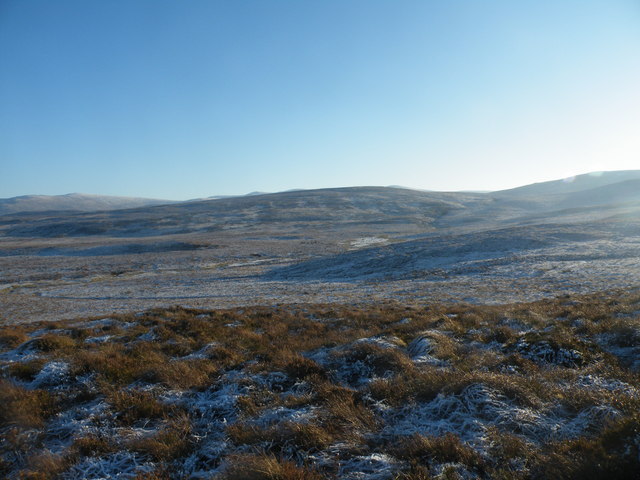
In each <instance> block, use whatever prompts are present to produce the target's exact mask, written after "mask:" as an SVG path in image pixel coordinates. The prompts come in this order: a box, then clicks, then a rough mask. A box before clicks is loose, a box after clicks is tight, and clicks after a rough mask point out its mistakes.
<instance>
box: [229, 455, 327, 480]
mask: <svg viewBox="0 0 640 480" xmlns="http://www.w3.org/2000/svg"><path fill="white" fill-rule="evenodd" d="M227 464H228V465H229V466H228V468H227V470H226V471H225V473H224V474H223V475H222V480H320V479H322V478H323V477H322V476H321V475H320V474H318V473H317V472H314V471H313V470H310V469H307V468H304V467H299V466H297V465H296V464H295V463H293V462H291V461H287V460H281V459H278V458H277V457H276V456H274V455H271V454H266V453H265V454H244V455H236V456H233V457H230V458H229V459H227Z"/></svg>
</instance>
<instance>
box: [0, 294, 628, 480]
mask: <svg viewBox="0 0 640 480" xmlns="http://www.w3.org/2000/svg"><path fill="white" fill-rule="evenodd" d="M638 307H639V303H638V297H637V295H625V296H617V297H602V296H594V298H586V299H585V298H576V299H573V298H567V299H563V300H557V301H549V302H542V303H540V304H538V305H514V306H508V307H500V309H499V310H496V309H495V308H494V307H477V308H476V307H462V306H456V305H449V306H446V305H432V306H430V307H428V308H413V309H407V308H404V307H392V308H389V309H388V310H385V309H384V308H385V307H380V306H376V307H373V308H371V309H369V310H367V308H364V309H363V310H353V311H352V310H349V309H344V310H341V308H342V307H340V306H335V305H334V306H329V307H322V308H319V309H314V307H313V306H304V307H295V306H293V307H292V306H288V307H283V308H282V309H279V310H278V309H256V310H251V309H249V308H246V309H245V308H243V309H238V310H235V311H232V312H202V313H201V312H198V311H196V312H186V311H184V310H180V309H173V310H169V311H153V312H138V313H137V314H136V315H131V314H129V315H125V316H123V317H118V316H117V315H114V316H110V317H107V318H102V319H97V320H91V321H85V322H78V321H77V320H75V321H68V322H61V323H60V324H59V325H56V326H55V328H46V326H42V325H26V326H24V327H20V328H22V330H19V331H21V332H22V335H23V337H22V338H23V339H24V341H22V343H17V344H14V345H13V346H11V347H7V346H6V344H0V373H1V377H0V378H1V379H2V381H3V382H6V381H9V382H11V383H12V384H13V385H16V386H17V388H19V389H22V390H21V391H22V392H26V393H24V394H25V395H26V394H28V392H42V391H47V392H50V393H51V394H52V395H54V396H55V398H57V399H58V400H57V402H58V403H57V405H58V406H57V407H56V409H55V410H54V411H53V412H52V413H51V414H50V416H49V417H47V418H46V421H44V422H43V423H42V424H41V425H38V424H31V425H30V426H24V425H22V424H20V422H13V421H12V420H11V419H9V420H7V418H6V417H2V416H0V420H2V422H4V423H1V424H0V435H3V436H4V437H3V438H4V439H3V440H2V441H0V459H1V460H2V461H3V462H4V463H0V465H4V467H3V468H5V470H4V471H3V472H4V473H5V474H6V475H8V478H18V473H19V471H21V470H25V469H29V468H31V469H33V468H36V469H37V468H41V467H39V464H38V462H35V461H32V460H29V459H30V458H41V457H42V456H46V455H48V456H50V457H51V458H58V459H59V458H67V459H69V460H68V463H61V465H62V467H60V468H62V470H61V471H60V472H59V475H58V478H63V479H67V480H76V479H77V480H80V479H96V480H97V479H133V478H136V476H137V475H142V474H145V473H152V472H157V471H158V469H161V470H164V471H169V472H170V474H169V478H176V479H177V478H202V479H205V478H207V479H210V478H220V479H224V472H225V471H226V470H227V469H228V468H230V466H233V462H234V461H235V460H234V459H235V458H237V457H236V456H237V455H239V454H245V455H253V454H255V452H267V453H269V454H272V455H275V456H276V457H278V458H280V459H282V460H287V461H291V462H294V463H297V464H299V465H307V466H309V467H311V468H313V469H315V470H317V471H319V472H322V474H323V475H325V474H326V478H334V477H335V476H337V478H345V479H353V480H356V479H361V480H386V479H389V480H391V479H394V478H397V476H398V475H399V474H401V473H402V472H407V471H408V470H409V469H410V467H411V465H412V463H415V462H416V461H417V460H419V461H420V462H421V465H423V466H424V467H425V468H428V471H429V472H430V474H431V476H432V477H434V478H441V479H445V478H450V475H451V474H452V473H451V472H457V474H458V475H460V476H462V478H492V477H491V474H490V473H488V472H490V471H491V470H490V469H491V468H499V467H500V468H502V467H504V466H505V465H506V464H505V462H507V460H508V464H509V466H508V471H510V472H511V473H514V474H515V473H517V474H518V475H520V476H521V478H542V477H536V476H535V475H533V476H532V477H529V476H528V475H529V474H530V473H531V472H535V471H537V470H535V469H536V468H538V469H540V468H546V467H545V466H544V465H545V463H544V462H546V461H549V460H546V458H547V457H546V456H547V455H549V449H552V450H553V449H556V448H558V447H557V445H561V444H562V442H572V441H574V440H576V441H577V440H578V439H580V441H582V442H589V441H590V439H593V438H598V435H601V434H603V432H605V431H606V429H607V428H609V427H611V426H616V425H622V427H624V426H625V425H628V424H629V422H637V416H635V417H634V415H635V413H637V406H638V405H640V390H639V385H638V377H637V374H638V369H639V368H640V367H638V365H637V361H636V360H637V359H636V358H634V356H637V352H638V349H639V348H640V324H639V323H638V321H639V320H640V317H639V316H638V313H639V311H638V309H639V308H638ZM474 308H475V309H474ZM561 312H563V314H565V315H567V316H562V317H559V316H558V314H559V313H561ZM229 319H232V320H233V321H229ZM362 319H367V321H365V322H363V321H362ZM265 322H267V323H265ZM603 322H608V323H606V325H608V327H607V328H606V329H605V328H603V327H602V325H603ZM43 327H44V328H43ZM12 328H14V327H12V326H9V327H5V328H4V329H3V330H0V339H5V340H2V341H7V340H6V339H7V338H8V339H11V338H13V337H11V336H3V335H5V333H6V332H9V333H10V332H13V330H12ZM108 332H113V334H110V333H108ZM319 332H321V333H319ZM171 335H174V336H173V337H172V336H171ZM500 335H502V337H500ZM14 336H15V335H14ZM64 337H68V339H73V340H67V342H66V343H64V342H63V343H60V345H62V346H61V347H57V348H56V347H55V344H51V343H50V344H42V343H39V342H41V341H42V340H43V339H47V338H49V339H50V338H58V339H59V338H64ZM329 337H330V338H329ZM301 338H302V339H306V340H305V341H307V342H309V344H310V345H311V344H312V345H315V347H314V348H307V347H298V348H301V349H300V350H299V351H296V355H299V356H298V357H295V356H294V357H285V359H286V358H293V363H287V361H286V360H285V362H284V363H279V362H282V360H279V357H278V353H279V352H280V353H282V352H283V351H285V350H286V349H287V348H288V346H289V345H295V344H296V342H299V341H300V339H301ZM238 339H245V340H246V342H245V340H238ZM238 342H240V343H238ZM243 342H244V343H243ZM43 345H49V346H43ZM51 345H54V346H51ZM69 345H73V349H70V348H71V347H70V346H69ZM140 345H143V346H144V348H142V349H141V350H136V346H140ZM177 345H182V346H183V348H187V350H186V351H181V353H180V354H179V355H173V356H168V355H167V354H165V353H161V352H165V351H171V350H166V348H167V347H171V346H174V347H175V346H177ZM239 345H243V346H244V347H243V348H242V349H240V348H238V346H239ZM300 345H305V343H300ZM187 346H188V347H187ZM109 347H111V348H112V350H110V349H109ZM148 348H151V349H152V351H154V352H155V353H153V354H152V356H151V357H150V358H151V359H154V358H155V360H149V361H150V362H156V366H157V365H162V366H164V365H172V364H178V363H182V364H183V365H187V364H185V363H184V362H191V361H195V362H205V363H206V362H211V363H215V362H217V361H219V360H220V359H222V360H223V361H225V356H228V355H231V349H233V348H235V349H236V353H238V354H240V355H241V357H239V358H242V360H241V361H235V362H232V363H230V364H224V363H223V364H221V365H227V366H226V367H223V366H220V367H218V368H219V369H218V370H216V373H215V375H213V376H212V377H210V379H209V381H208V382H207V383H206V384H204V385H200V386H198V387H197V388H196V387H194V388H178V387H176V386H171V384H170V383H167V382H169V380H166V379H165V380H164V381H151V379H152V378H154V377H153V375H151V376H149V374H148V373H145V370H144V368H142V369H140V370H139V372H140V375H141V376H140V378H137V379H134V380H133V381H132V382H131V383H130V384H128V385H124V386H120V387H119V389H118V390H119V391H120V392H128V393H129V394H144V395H147V396H150V397H152V398H153V399H155V400H154V401H157V402H159V404H160V405H162V406H164V408H167V409H168V410H167V411H168V412H173V413H172V416H168V415H167V414H165V415H163V416H160V418H158V416H157V415H156V416H153V417H152V416H151V415H152V413H149V412H153V410H149V409H142V410H140V411H139V413H138V415H139V416H140V417H141V418H139V419H137V420H135V421H132V422H131V423H128V424H127V423H124V424H123V420H122V419H123V418H124V415H125V414H126V412H127V410H126V408H125V410H122V411H120V410H118V407H117V406H116V405H117V404H116V403H115V402H114V397H113V395H114V391H115V390H114V389H112V387H109V386H108V385H106V384H105V378H106V377H104V376H103V375H104V372H105V371H104V370H103V369H104V368H105V365H107V364H106V363H103V362H108V361H109V358H111V357H112V356H113V355H116V353H115V352H118V353H117V355H121V357H119V358H123V357H122V356H125V357H126V356H127V355H129V354H131V355H133V358H136V362H138V360H137V358H138V357H137V355H140V354H144V352H148V351H149V350H148ZM220 351H222V352H226V353H224V355H223V356H222V357H221V356H220V354H219V353H218V352H220ZM78 352H81V353H78ZM134 352H138V353H134ZM140 352H142V353H140ZM268 352H271V353H268ZM100 353H102V354H103V355H105V357H103V358H104V360H103V361H101V362H98V363H95V362H94V361H92V360H91V359H92V358H94V359H95V358H96V357H93V356H92V355H93V354H100ZM290 353H292V352H290ZM153 355H160V357H154V356H153ZM272 355H273V356H272ZM300 358H302V359H304V360H305V361H307V362H311V363H310V364H305V363H300V360H299V359H300ZM87 359H89V360H90V361H89V363H83V362H87ZM470 359H475V360H470ZM289 361H291V360H289ZM34 362H39V363H36V364H35V367H33V371H32V374H31V378H30V379H26V378H25V377H24V375H25V374H24V373H20V372H24V370H23V368H26V366H28V365H34ZM142 363H143V364H144V363H145V361H144V360H142ZM200 365H203V364H200ZM300 365H302V367H304V368H302V369H301V368H300ZM305 365H306V366H305ZM310 365H311V368H310ZM150 366H151V365H150V364H149V365H146V366H145V365H143V367H145V368H150ZM123 368H131V365H130V364H129V363H127V362H125V363H123ZM305 368H306V370H305ZM16 372H17V373H16ZM20 375H22V376H20ZM101 375H102V376H101ZM385 382H386V383H385ZM385 384H387V385H388V386H389V389H388V390H384V388H383V389H382V390H380V388H381V387H380V386H381V385H382V386H384V385H385ZM2 385H3V386H4V387H6V386H7V385H9V384H8V383H3V384H2ZM412 389H413V390H412ZM396 390H397V392H398V393H399V394H400V395H404V397H400V398H401V401H398V400H397V399H396V400H394V398H395V395H396ZM332 392H333V393H332ZM381 392H383V393H381ZM384 392H386V393H384ZM0 394H2V392H0ZM16 395H17V394H16ZM16 395H14V398H17V397H16ZM145 398H146V397H145ZM11 402H13V399H12V398H9V403H10V405H7V406H6V407H7V408H10V409H15V408H16V407H15V405H14V404H13V403H11ZM135 408H136V407H135V405H133V404H132V405H130V406H129V407H128V409H129V410H134V411H135ZM12 411H13V410H12ZM147 415H149V418H147ZM173 416H175V417H176V418H182V419H183V420H182V421H187V422H188V425H189V428H188V429H186V430H185V432H187V433H186V435H187V436H188V449H186V450H177V451H176V452H175V453H174V454H166V453H165V454H164V455H165V457H166V458H165V459H164V460H159V459H158V458H157V456H154V454H153V453H149V452H153V450H147V449H146V448H147V447H145V444H144V441H145V440H152V439H158V438H160V439H162V438H164V437H162V435H163V434H164V433H163V432H166V431H167V428H168V427H167V425H168V423H167V422H170V421H172V420H175V418H173ZM185 419H186V420H185ZM344 422H347V423H346V424H345V423H344ZM625 422H626V423H625ZM632 426H633V424H632ZM234 428H235V430H234ZM305 428H309V429H310V430H305ZM634 428H635V430H634ZM314 429H315V430H314ZM323 429H324V430H323ZM318 431H320V432H322V431H326V432H331V434H330V435H329V436H328V437H327V440H326V441H324V440H322V438H323V437H321V436H320V437H315V436H313V435H317V433H314V432H318ZM620 431H622V432H623V433H624V432H626V433H624V435H627V437H624V438H625V439H624V442H626V443H625V444H624V445H622V446H620V447H615V448H616V449H615V451H614V450H611V451H610V452H607V453H608V454H611V455H613V454H615V455H618V456H619V457H617V458H618V459H619V460H620V461H624V462H637V463H638V466H640V456H638V453H639V452H640V436H638V434H637V432H638V430H637V425H636V426H635V427H633V428H632V429H630V430H620ZM234 432H235V433H234ZM238 432H240V433H238ZM242 432H245V433H242ZM247 432H248V433H247ZM296 432H297V433H296ZM307 432H311V433H307ZM634 432H635V433H634ZM305 435H307V436H305ZM327 435H328V434H327ZM501 435H502V436H504V435H506V436H510V437H509V438H514V439H515V440H513V441H508V442H511V443H507V444H508V445H513V444H514V443H513V442H514V441H515V442H516V443H515V445H520V446H519V447H518V448H519V449H520V450H517V449H516V450H515V451H514V452H512V453H510V454H509V455H511V456H510V457H509V458H508V459H507V458H506V457H505V458H504V459H503V458H501V457H500V455H504V453H499V452H501V451H502V450H500V448H503V447H500V448H498V447H499V446H500V445H502V444H501V443H500V442H504V441H505V440H504V439H503V437H501ZM603 435H604V434H603ZM629 435H630V436H629ZM19 438H21V439H22V440H19V441H18V440H17V439H19ZM87 438H90V439H94V440H93V441H95V439H100V441H104V442H107V443H106V444H107V445H109V448H108V449H106V450H104V451H100V450H96V451H83V450H81V451H80V452H81V453H78V450H77V447H74V445H77V444H78V442H81V441H82V440H83V439H87ZM168 438H171V437H168ZM318 438H319V439H320V440H317V439H318ZM416 438H417V439H419V441H427V442H436V443H437V442H446V441H453V442H454V446H455V445H457V447H455V448H457V449H458V450H443V451H440V450H437V448H436V447H433V451H432V452H430V451H425V452H423V453H422V454H420V453H419V452H418V453H416V452H414V451H413V450H411V449H410V448H407V449H406V451H405V450H403V448H401V447H400V445H403V444H404V443H403V442H407V441H413V440H415V439H416ZM505 438H506V437H505ZM603 438H609V437H607V436H606V435H605V436H604V437H603ZM412 439H413V440H412ZM420 439H422V440H420ZM443 439H445V440H443ZM446 439H449V440H446ZM451 439H454V440H451ZM156 441H157V440H156ZM167 441H169V440H167ZM136 442H143V443H136ZM456 442H457V443H456ZM518 442H519V443H518ZM568 444H569V445H571V443H568ZM141 445H142V446H141ZM170 445H171V444H170ZM577 445H580V443H578V444H577ZM176 448H177V447H176ZM611 448H613V447H611ZM464 449H467V450H464ZM465 451H466V452H467V453H464V452H465ZM82 452H84V453H82ZM160 452H163V450H160ZM411 452H413V453H411ZM456 452H457V453H456ZM460 452H462V453H460ZM469 452H472V454H470V453H469ZM496 452H498V453H496ZM527 452H529V453H527ZM156 455H157V454H156ZM411 455H414V456H415V455H417V456H415V457H412V456H411ZM420 455H422V456H420ZM496 455H497V456H496ZM630 456H631V457H630ZM635 457H638V458H637V459H636V458H635ZM572 461H574V460H572ZM536 463H540V465H539V466H538V467H535V465H534V464H536ZM7 465H8V467H7ZM598 468H600V467H598ZM602 468H605V467H602ZM488 469H489V470H488ZM549 471H553V470H549ZM503 473H504V471H503ZM234 478H235V477H234Z"/></svg>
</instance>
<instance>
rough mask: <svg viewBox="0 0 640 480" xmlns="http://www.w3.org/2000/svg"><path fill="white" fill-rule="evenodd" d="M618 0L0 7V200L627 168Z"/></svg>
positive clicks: (484, 178) (423, 182)
mask: <svg viewBox="0 0 640 480" xmlns="http://www.w3.org/2000/svg"><path fill="white" fill-rule="evenodd" d="M639 27H640V6H639V5H638V3H637V2H635V1H632V0H611V1H594V2H582V1H577V0H568V1H566V2H554V1H551V0H542V1H537V2H533V1H525V2H510V1H506V0H502V1H496V0H490V1H487V2H482V3H480V2H474V1H471V0H460V1H456V2H430V1H417V0H405V1H398V2H389V1H382V0H367V1H365V0H351V1H337V0H329V1H326V2H313V3H311V2H297V1H293V0H284V1H278V2H276V1H258V0H247V1H245V2H234V1H228V0H225V1H222V0H221V1H202V0H197V1H192V2H188V3H184V2H178V1H168V0H159V1H150V0H134V1H124V0H118V1H113V2H85V1H80V0H60V1H57V2H48V1H45V0H34V1H30V2H22V1H19V0H6V1H4V2H2V4H0V62H2V65H3V68H2V69H0V197H11V196H17V195H25V194H63V193H69V192H78V191H81V192H87V193H100V194H108V195H121V196H140V197H151V198H168V199H176V200H179V199H189V198H197V197H207V196H211V195H228V194H240V193H246V192H250V191H271V192H273V191H284V190H288V189H294V188H296V189H297V188H301V189H307V188H322V187H332V186H351V185H354V186H355V185H402V186H404V187H408V188H416V189H427V190H499V189H505V188H511V187H516V186H519V185H524V184H527V183H533V182H540V181H545V180H554V179H559V178H565V177H571V176H574V175H577V174H582V173H587V172H591V171H609V170H633V169H640V136H639V135H638V134H637V132H638V131H640V90H639V89H638V88H637V86H638V85H640V56H638V55H637V52H638V51H640V28H639Z"/></svg>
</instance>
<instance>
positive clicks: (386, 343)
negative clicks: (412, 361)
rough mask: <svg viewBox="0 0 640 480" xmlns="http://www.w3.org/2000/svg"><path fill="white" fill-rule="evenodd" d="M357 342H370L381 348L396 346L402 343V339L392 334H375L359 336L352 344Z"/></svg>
mask: <svg viewBox="0 0 640 480" xmlns="http://www.w3.org/2000/svg"><path fill="white" fill-rule="evenodd" d="M359 343H371V344H374V345H377V346H379V347H382V348H398V347H399V346H400V345H403V344H404V342H403V341H402V340H400V339H399V338H398V337H396V336H393V335H392V336H385V335H376V336H373V337H368V338H359V339H358V340H356V341H355V342H353V344H354V345H357V344H359Z"/></svg>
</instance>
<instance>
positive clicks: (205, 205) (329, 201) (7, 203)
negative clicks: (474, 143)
mask: <svg viewBox="0 0 640 480" xmlns="http://www.w3.org/2000/svg"><path fill="white" fill-rule="evenodd" d="M638 202H640V170H626V171H612V172H598V173H589V174H584V175H578V176H576V177H572V178H570V179H564V180H554V181H549V182H541V183H534V184H531V185H525V186H522V187H517V188H512V189H508V190H500V191H495V192H469V191H464V192H438V191H429V190H412V189H407V188H402V187H341V188H322V189H312V190H297V189H296V190H288V191H284V192H278V193H263V192H251V193H249V194H246V195H239V196H214V197H208V198H203V199H193V200H188V201H183V202H179V201H170V200H158V199H146V198H135V197H111V196H101V195H88V194H78V193H74V194H68V195H58V196H47V195H27V196H23V197H14V198H8V199H0V215H7V214H21V213H24V214H29V215H34V214H36V213H38V212H41V213H50V212H59V213H65V212H66V213H85V214H90V213H91V212H96V213H98V212H105V213H110V214H113V215H115V214H116V213H117V211H118V210H127V209H137V210H136V211H135V212H130V214H127V215H129V216H131V222H132V225H134V224H135V223H136V222H138V223H140V222H142V220H145V221H144V222H142V223H145V224H147V223H148V220H149V219H159V220H162V223H163V224H164V225H166V226H168V225H170V224H173V225H174V226H175V227H176V230H173V231H180V230H184V229H183V228H182V226H179V225H180V224H183V223H185V221H186V219H187V218H190V217H192V216H194V215H195V216H196V217H197V218H193V219H192V220H195V222H191V227H194V228H195V229H196V230H197V229H198V228H197V227H196V225H195V224H202V220H205V222H204V223H208V222H209V221H210V220H215V219H217V221H214V222H213V223H220V222H223V223H225V224H229V223H234V222H238V223H240V224H243V223H244V224H248V223H253V224H255V223H256V222H257V223H260V222H273V221H286V222H291V221H293V220H294V219H295V220H296V221H298V222H303V223H305V222H309V221H314V222H318V221H320V222H322V221H328V222H339V223H340V222H344V221H351V222H353V221H355V222H356V223H357V222H365V223H371V222H380V221H383V223H385V222H386V223H389V222H391V223H394V222H396V221H398V220H400V219H408V218H410V217H411V218H413V219H414V221H417V222H418V223H423V224H425V225H427V224H428V225H433V226H444V224H443V223H442V222H440V220H439V219H445V220H446V222H445V223H448V224H449V225H450V224H451V222H450V220H456V218H459V219H460V220H462V221H464V222H465V223H477V222H478V221H481V222H483V221H487V220H491V219H493V220H506V219H515V218H518V217H522V216H523V215H525V216H527V215H530V214H534V213H537V214H543V213H544V212H562V211H565V210H572V209H584V208H592V207H600V206H608V205H610V206H616V207H620V206H624V205H631V204H636V203H638ZM148 207H153V209H151V210H148V211H147V210H146V209H147V208H148ZM158 208H159V209H160V210H158ZM139 209H143V210H139ZM445 214H446V215H445ZM118 215H119V214H118ZM562 215H564V213H563V214H562ZM463 217H464V218H463ZM136 218H137V220H135V219H136ZM87 220H89V219H88V218H87ZM152 223H153V222H152ZM454 223H455V222H454ZM191 227H190V228H189V229H187V230H188V231H193V229H192V228H191Z"/></svg>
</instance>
